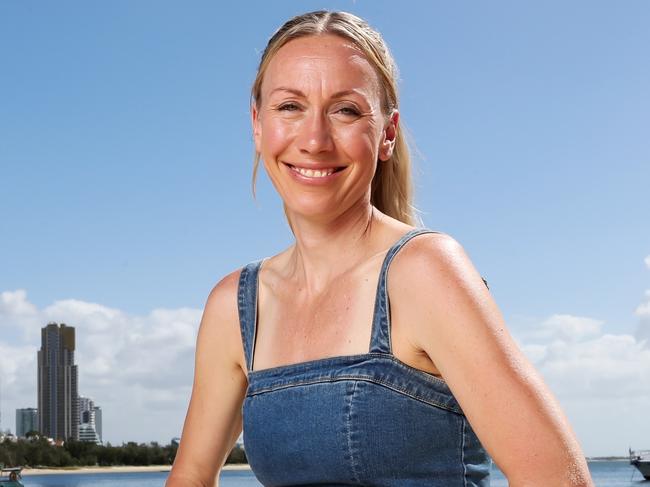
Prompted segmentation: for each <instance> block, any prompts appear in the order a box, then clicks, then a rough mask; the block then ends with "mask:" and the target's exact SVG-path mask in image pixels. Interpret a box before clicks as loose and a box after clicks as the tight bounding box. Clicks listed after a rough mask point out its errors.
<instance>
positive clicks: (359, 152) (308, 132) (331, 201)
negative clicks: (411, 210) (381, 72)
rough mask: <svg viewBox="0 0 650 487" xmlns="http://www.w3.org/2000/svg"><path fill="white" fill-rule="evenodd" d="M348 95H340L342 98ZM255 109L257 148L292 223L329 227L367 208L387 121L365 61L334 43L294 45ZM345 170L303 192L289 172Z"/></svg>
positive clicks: (283, 52)
mask: <svg viewBox="0 0 650 487" xmlns="http://www.w3.org/2000/svg"><path fill="white" fill-rule="evenodd" d="M342 92H344V93H343V94H341V93H342ZM261 93H262V95H261V101H260V103H259V106H258V107H256V108H254V109H253V129H254V138H255V144H256V148H257V150H258V152H260V154H261V155H262V159H263V161H264V167H265V169H266V171H267V173H268V175H269V177H270V179H271V181H272V182H273V185H274V186H275V188H276V190H277V191H278V193H279V195H280V196H281V197H282V199H283V201H284V202H285V204H286V208H287V213H288V215H289V217H290V219H291V218H292V217H293V216H298V215H303V216H305V217H314V216H316V217H318V218H323V219H328V220H329V219H332V218H333V217H336V216H338V215H340V214H341V213H343V212H344V211H346V210H347V209H349V208H351V207H353V206H355V205H358V204H359V203H360V202H366V203H365V204H368V203H367V202H369V201H370V184H371V181H372V178H373V176H374V173H375V170H376V167H377V162H378V160H381V159H387V156H388V153H387V152H386V151H384V150H382V147H383V145H382V143H383V142H385V138H386V131H385V127H386V125H387V119H388V118H389V117H386V116H385V115H384V114H383V113H382V109H381V95H380V90H379V81H378V78H377V74H376V73H375V71H374V69H373V67H372V66H371V65H370V63H369V62H368V61H367V59H366V58H365V56H364V55H363V54H362V53H361V52H360V51H359V50H358V49H357V48H356V47H354V46H351V45H350V44H349V42H347V41H346V40H344V39H342V38H340V37H337V36H332V35H325V36H311V37H304V38H299V39H295V40H293V41H290V42H289V43H287V44H286V45H284V46H283V47H282V48H281V49H280V50H279V51H278V52H277V53H276V54H275V56H274V57H273V59H272V60H271V62H270V64H269V66H268V69H267V71H266V73H265V75H264V81H263V83H262V88H261ZM287 163H288V164H291V165H294V166H300V167H309V166H310V165H312V166H313V165H314V164H318V165H321V166H322V165H325V166H328V167H341V166H345V170H344V171H343V172H342V173H341V174H338V175H337V177H336V179H335V180H334V181H333V182H332V184H326V185H320V186H313V185H306V184H300V183H299V182H297V181H296V180H295V179H294V178H293V177H292V174H291V173H290V171H291V169H290V168H289V167H288V166H287V165H286V164H287Z"/></svg>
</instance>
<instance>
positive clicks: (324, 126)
mask: <svg viewBox="0 0 650 487" xmlns="http://www.w3.org/2000/svg"><path fill="white" fill-rule="evenodd" d="M296 142H297V144H298V149H299V150H300V152H302V153H303V154H319V153H323V152H327V151H331V150H332V149H333V147H334V140H333V138H332V132H331V126H330V123H329V120H328V119H327V117H326V115H325V114H323V113H320V112H319V113H311V114H308V115H307V116H306V117H305V118H304V119H303V120H302V123H301V124H300V127H299V134H298V136H297V140H296Z"/></svg>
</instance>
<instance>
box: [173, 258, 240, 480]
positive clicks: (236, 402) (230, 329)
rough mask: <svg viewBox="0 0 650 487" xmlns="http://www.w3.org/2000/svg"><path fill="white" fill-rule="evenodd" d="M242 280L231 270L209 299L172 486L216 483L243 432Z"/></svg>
mask: <svg viewBox="0 0 650 487" xmlns="http://www.w3.org/2000/svg"><path fill="white" fill-rule="evenodd" d="M238 281H239V271H236V272H233V273H231V274H229V275H228V276H226V277H225V278H224V279H222V280H221V281H220V282H219V283H218V284H217V285H216V286H215V287H214V289H213V290H212V292H211V293H210V296H209V297H208V300H207V302H206V305H205V309H204V312H203V317H202V319H201V325H200V327H199V333H198V337H197V342H196V356H195V369H194V384H193V387H192V397H191V399H190V404H189V407H188V411H187V416H186V418H185V424H184V426H183V434H182V437H181V442H180V446H179V449H178V453H177V455H176V459H175V461H174V467H173V469H172V472H171V474H170V479H169V481H168V484H167V485H168V486H171V485H179V486H180V485H188V483H189V482H194V484H192V485H200V486H213V485H215V479H216V476H217V474H218V472H219V470H220V468H221V467H222V466H223V463H224V462H225V460H226V457H227V455H228V453H229V452H230V449H231V448H232V445H233V444H234V442H235V440H236V439H237V436H238V435H239V433H240V432H241V429H242V417H241V407H242V403H243V400H244V397H245V393H246V387H247V378H246V374H245V372H244V369H243V368H242V361H243V360H244V359H243V354H244V351H243V347H242V342H241V334H240V331H239V330H240V329H239V317H238V310H237V286H238ZM172 480H174V481H177V484H174V483H172Z"/></svg>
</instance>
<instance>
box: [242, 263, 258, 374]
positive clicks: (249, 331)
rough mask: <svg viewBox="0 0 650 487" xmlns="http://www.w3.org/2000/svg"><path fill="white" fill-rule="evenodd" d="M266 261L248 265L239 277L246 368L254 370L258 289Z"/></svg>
mask: <svg viewBox="0 0 650 487" xmlns="http://www.w3.org/2000/svg"><path fill="white" fill-rule="evenodd" d="M263 261H264V259H260V260H256V261H255V262H251V263H250V264H247V265H246V266H245V267H244V268H243V269H242V271H241V274H240V276H239V290H238V293H237V307H238V309H239V326H240V329H241V338H242V343H243V345H244V355H245V356H246V368H247V370H248V371H251V370H253V363H252V362H253V353H254V347H255V328H256V323H257V288H258V276H259V272H260V267H261V265H262V262H263Z"/></svg>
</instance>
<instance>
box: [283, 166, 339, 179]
mask: <svg viewBox="0 0 650 487" xmlns="http://www.w3.org/2000/svg"><path fill="white" fill-rule="evenodd" d="M291 169H293V170H294V171H296V172H297V173H300V174H302V175H303V176H306V177H308V178H324V177H325V176H329V175H330V174H332V173H333V172H334V168H330V169H322V170H319V169H315V170H314V169H304V168H302V167H296V166H291Z"/></svg>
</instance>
